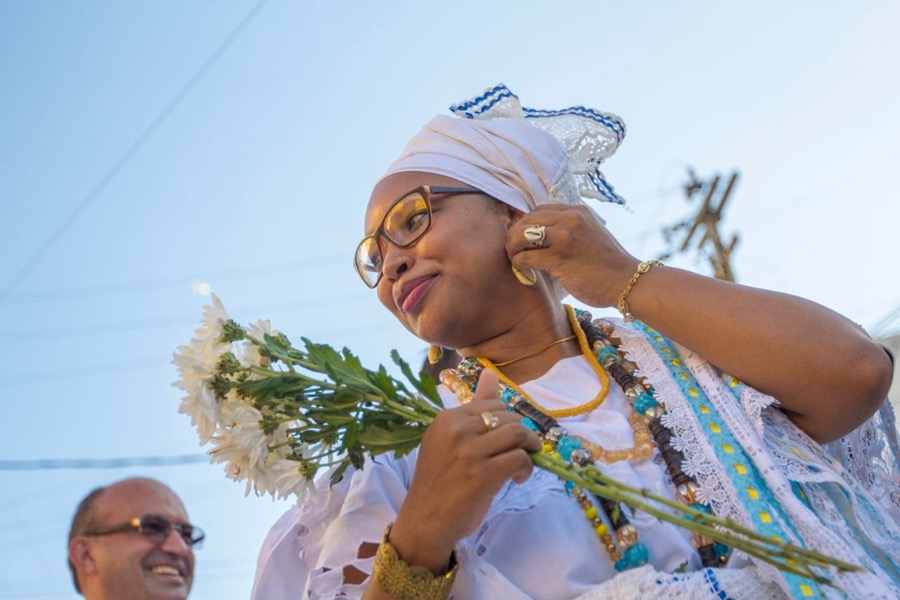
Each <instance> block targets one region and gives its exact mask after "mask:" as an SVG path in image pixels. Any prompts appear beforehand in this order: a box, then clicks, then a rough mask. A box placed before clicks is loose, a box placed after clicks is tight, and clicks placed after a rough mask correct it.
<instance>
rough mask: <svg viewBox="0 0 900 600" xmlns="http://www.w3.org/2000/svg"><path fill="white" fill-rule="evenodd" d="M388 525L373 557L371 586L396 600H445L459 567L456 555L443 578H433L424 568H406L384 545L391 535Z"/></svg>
mask: <svg viewBox="0 0 900 600" xmlns="http://www.w3.org/2000/svg"><path fill="white" fill-rule="evenodd" d="M392 525H393V523H390V524H389V525H388V526H387V529H385V530H384V537H382V538H381V544H380V545H379V546H378V551H377V552H376V553H375V564H374V565H373V566H372V575H373V576H374V577H375V582H376V583H377V584H378V586H379V587H380V588H381V589H383V590H384V591H386V592H388V593H389V594H392V595H394V596H396V597H397V598H400V600H422V599H423V598H428V599H429V600H430V599H432V598H433V599H435V600H446V598H447V597H448V596H449V595H450V588H452V587H453V580H454V579H456V571H457V569H458V568H459V565H458V564H457V562H456V551H454V552H453V553H452V554H451V555H450V564H449V570H448V571H447V572H446V573H445V574H443V575H435V574H434V573H432V572H431V571H429V570H428V569H426V568H425V567H416V566H412V565H409V564H407V563H406V562H404V561H403V559H402V558H400V555H399V554H397V549H396V548H394V547H393V546H392V545H391V543H390V542H389V541H388V535H389V534H390V532H391V526H392Z"/></svg>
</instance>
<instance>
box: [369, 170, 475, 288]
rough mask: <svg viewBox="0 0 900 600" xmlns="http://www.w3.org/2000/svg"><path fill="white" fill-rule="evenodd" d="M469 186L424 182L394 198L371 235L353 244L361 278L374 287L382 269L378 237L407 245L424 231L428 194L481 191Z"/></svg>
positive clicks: (428, 210)
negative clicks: (395, 199)
mask: <svg viewBox="0 0 900 600" xmlns="http://www.w3.org/2000/svg"><path fill="white" fill-rule="evenodd" d="M481 193H482V192H481V190H479V189H476V188H471V187H445V186H430V185H423V186H421V187H418V188H416V189H414V190H413V191H411V192H408V193H407V194H404V195H403V197H402V198H400V199H399V200H397V201H396V202H394V204H392V205H391V207H390V208H389V209H388V211H387V212H386V213H385V214H384V219H382V220H381V225H379V226H378V229H376V230H375V233H373V234H372V235H367V236H366V237H365V238H363V241H361V242H360V243H359V246H357V248H356V255H355V256H354V257H353V266H354V268H355V269H356V272H357V273H359V276H360V277H361V278H362V280H363V282H364V283H365V284H366V285H367V286H369V287H370V288H374V287H375V286H377V285H378V282H379V281H380V280H381V276H382V274H383V273H384V255H383V254H382V252H381V244H380V238H382V237H383V238H384V239H386V240H388V241H389V242H391V243H392V244H394V245H395V246H397V247H398V248H408V247H409V246H412V245H413V244H415V243H416V242H418V241H419V239H420V238H421V237H422V236H423V235H425V233H426V232H427V231H428V229H429V228H430V227H431V197H432V196H434V195H435V194H481Z"/></svg>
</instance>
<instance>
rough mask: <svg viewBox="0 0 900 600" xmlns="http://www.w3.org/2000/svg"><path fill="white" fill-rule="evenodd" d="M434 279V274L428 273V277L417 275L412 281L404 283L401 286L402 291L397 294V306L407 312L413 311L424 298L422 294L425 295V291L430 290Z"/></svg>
mask: <svg viewBox="0 0 900 600" xmlns="http://www.w3.org/2000/svg"><path fill="white" fill-rule="evenodd" d="M433 281H434V275H428V276H426V277H417V278H416V279H413V280H412V281H407V282H406V283H404V284H403V287H401V288H400V293H399V294H397V299H396V303H397V306H398V307H399V308H400V310H401V311H403V312H404V313H407V314H409V313H411V312H413V311H414V310H415V309H416V307H417V306H418V305H419V303H420V301H421V300H422V296H424V295H425V292H427V291H428V288H429V287H431V283H432V282H433Z"/></svg>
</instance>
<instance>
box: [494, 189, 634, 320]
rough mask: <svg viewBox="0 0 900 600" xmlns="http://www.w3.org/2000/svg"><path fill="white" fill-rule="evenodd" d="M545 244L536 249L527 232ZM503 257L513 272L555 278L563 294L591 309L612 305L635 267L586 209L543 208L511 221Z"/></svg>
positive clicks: (551, 206)
mask: <svg viewBox="0 0 900 600" xmlns="http://www.w3.org/2000/svg"><path fill="white" fill-rule="evenodd" d="M540 226H543V240H542V241H541V242H540V245H536V244H535V243H534V242H532V241H530V240H529V239H528V238H527V237H526V235H525V234H526V231H528V232H530V233H531V234H532V237H537V236H538V235H539V232H540V231H541V229H540ZM506 253H507V255H508V256H509V259H510V260H511V261H512V264H513V266H514V267H516V268H517V269H535V270H539V271H544V272H546V273H548V274H550V275H553V276H554V277H556V278H557V279H558V280H559V282H560V283H561V284H562V285H563V287H565V288H566V290H567V291H568V292H569V293H570V294H572V295H573V296H575V297H576V298H577V299H578V300H580V301H581V302H584V303H585V304H588V305H590V306H596V307H605V306H615V305H616V302H617V300H618V297H619V294H620V293H621V292H622V290H623V289H624V288H625V285H626V284H627V283H628V281H629V279H630V278H631V275H632V274H633V273H634V271H635V268H636V267H637V265H638V262H639V261H638V260H637V259H636V258H634V257H633V256H631V255H630V254H629V253H628V252H627V251H626V250H625V249H624V248H623V247H622V245H621V244H619V242H618V240H616V238H614V237H613V235H612V234H611V233H610V232H609V230H608V229H607V228H606V226H605V225H603V223H602V222H601V221H600V219H598V218H597V215H596V214H594V212H593V211H592V210H591V209H590V208H588V207H587V206H570V205H566V204H544V205H541V206H538V207H537V208H535V209H534V210H533V211H532V212H530V213H528V214H526V215H524V216H523V217H522V218H521V219H519V220H518V221H516V222H515V223H513V225H512V226H511V227H510V229H509V234H508V236H507V240H506Z"/></svg>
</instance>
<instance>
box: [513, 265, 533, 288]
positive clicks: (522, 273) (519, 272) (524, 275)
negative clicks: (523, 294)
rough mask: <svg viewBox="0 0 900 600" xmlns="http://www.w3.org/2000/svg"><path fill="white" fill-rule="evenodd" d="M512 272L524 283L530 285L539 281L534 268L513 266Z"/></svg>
mask: <svg viewBox="0 0 900 600" xmlns="http://www.w3.org/2000/svg"><path fill="white" fill-rule="evenodd" d="M512 272H513V275H515V276H516V279H518V280H519V283H521V284H522V285H527V286H529V287H530V286H532V285H534V284H535V283H537V273H535V272H534V269H517V268H515V267H513V268H512Z"/></svg>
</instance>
